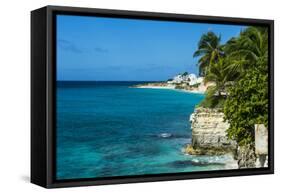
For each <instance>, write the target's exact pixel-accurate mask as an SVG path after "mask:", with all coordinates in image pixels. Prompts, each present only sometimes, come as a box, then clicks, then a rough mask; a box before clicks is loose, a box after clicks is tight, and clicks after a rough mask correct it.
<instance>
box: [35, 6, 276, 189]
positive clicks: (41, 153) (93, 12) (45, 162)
mask: <svg viewBox="0 0 281 194" xmlns="http://www.w3.org/2000/svg"><path fill="white" fill-rule="evenodd" d="M56 14H65V15H87V16H102V17H115V18H134V19H147V20H164V21H178V22H196V23H214V24H233V25H238V24H239V25H241V24H245V25H258V26H267V27H268V29H269V40H268V41H269V77H270V79H269V99H270V100H269V137H268V138H269V155H268V156H269V159H268V168H254V169H239V170H219V171H204V172H202V171H200V172H188V173H173V174H158V175H139V176H122V177H109V178H90V179H89V178H87V179H75V180H74V179H71V180H64V181H61V180H56V178H55V169H56V162H55V156H56V155H55V152H56V149H55V148H56V145H55V144H56V141H55V138H56V137H55V134H56V133H55V130H56V122H55V120H56V111H55V107H56V98H55V94H56V42H55V40H56V20H55V16H56ZM273 173H274V21H273V20H261V19H245V18H230V17H214V16H199V15H185V14H171V13H153V12H139V11H124V10H122V11H121V10H109V9H93V8H77V7H61V6H46V7H43V8H40V9H37V10H34V11H32V12H31V182H32V183H34V184H37V185H40V186H43V187H46V188H58V187H72V186H86V185H105V184H120V183H135V182H151V181H168V180H182V179H198V178H212V177H228V176H242V175H258V174H273Z"/></svg>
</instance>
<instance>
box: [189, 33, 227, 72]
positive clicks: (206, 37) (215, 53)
mask: <svg viewBox="0 0 281 194" xmlns="http://www.w3.org/2000/svg"><path fill="white" fill-rule="evenodd" d="M220 42H221V36H217V35H216V34H215V33H214V32H211V31H210V32H208V33H206V34H203V35H202V36H201V39H200V41H199V43H198V50H197V51H195V52H194V54H193V57H200V58H199V60H198V65H199V74H200V75H203V76H204V75H206V72H207V69H208V67H209V66H210V65H211V64H212V63H214V62H216V61H217V60H218V58H219V57H220V56H223V51H222V45H221V44H220Z"/></svg>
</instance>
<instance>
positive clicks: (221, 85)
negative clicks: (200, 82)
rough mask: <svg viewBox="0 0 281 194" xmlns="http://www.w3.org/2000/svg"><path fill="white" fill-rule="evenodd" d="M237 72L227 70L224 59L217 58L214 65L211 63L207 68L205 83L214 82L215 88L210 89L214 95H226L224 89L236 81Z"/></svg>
mask: <svg viewBox="0 0 281 194" xmlns="http://www.w3.org/2000/svg"><path fill="white" fill-rule="evenodd" d="M236 77H237V72H233V71H230V69H228V63H227V60H226V58H219V59H218V60H217V62H216V63H212V64H211V65H210V67H209V68H208V71H207V74H206V77H205V80H204V81H205V82H210V81H211V82H214V83H215V86H214V87H213V88H212V90H213V92H214V93H215V94H214V95H217V96H222V95H223V94H224V95H226V87H227V86H229V85H231V84H232V82H233V81H234V80H235V79H236Z"/></svg>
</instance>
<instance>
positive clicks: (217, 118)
mask: <svg viewBox="0 0 281 194" xmlns="http://www.w3.org/2000/svg"><path fill="white" fill-rule="evenodd" d="M190 121H191V129H192V147H194V148H220V149H221V148H225V149H235V148H236V143H235V141H232V140H229V139H228V138H227V136H226V130H227V129H228V128H229V123H228V122H227V121H224V114H223V112H221V110H219V109H207V108H197V109H195V111H194V113H193V114H192V115H191V117H190Z"/></svg>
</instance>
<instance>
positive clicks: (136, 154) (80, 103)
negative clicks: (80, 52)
mask: <svg viewBox="0 0 281 194" xmlns="http://www.w3.org/2000/svg"><path fill="white" fill-rule="evenodd" d="M134 84H137V82H58V86H57V179H73V178H95V177H108V176H124V175H142V174H159V173H175V172H189V171H203V170H213V169H224V168H225V164H224V163H225V162H222V161H224V160H225V158H222V157H206V156H205V157H203V156H201V157H198V156H197V157H196V156H189V155H185V154H183V152H182V148H183V147H184V145H185V144H187V143H190V141H191V130H190V123H189V116H190V114H191V113H192V112H193V110H194V107H195V106H196V104H198V103H199V102H200V101H201V100H202V99H203V97H204V96H203V95H200V94H191V93H187V92H181V91H176V90H164V89H141V88H131V87H130V86H132V85H134Z"/></svg>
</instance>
